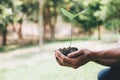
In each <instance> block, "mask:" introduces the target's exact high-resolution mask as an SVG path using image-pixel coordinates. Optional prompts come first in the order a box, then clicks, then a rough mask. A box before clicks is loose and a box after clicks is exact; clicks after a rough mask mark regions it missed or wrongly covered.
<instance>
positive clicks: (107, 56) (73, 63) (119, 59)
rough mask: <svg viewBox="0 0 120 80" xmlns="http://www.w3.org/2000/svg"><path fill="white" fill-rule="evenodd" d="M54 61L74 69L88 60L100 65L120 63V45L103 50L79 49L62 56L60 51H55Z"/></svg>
mask: <svg viewBox="0 0 120 80" xmlns="http://www.w3.org/2000/svg"><path fill="white" fill-rule="evenodd" d="M55 57H56V61H57V62H58V63H59V64H60V65H61V66H67V67H72V68H74V69H76V68H79V67H80V66H83V65H84V64H86V63H88V62H89V61H94V62H96V63H99V64H101V65H105V66H112V65H113V64H120V47H116V48H113V49H109V50H103V51H91V50H88V49H81V50H78V51H76V52H72V53H70V54H68V55H67V56H64V55H63V54H62V53H61V52H60V51H58V50H57V51H55Z"/></svg>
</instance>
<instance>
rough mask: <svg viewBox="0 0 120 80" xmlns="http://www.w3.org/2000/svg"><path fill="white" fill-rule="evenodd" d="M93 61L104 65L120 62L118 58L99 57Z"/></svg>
mask: <svg viewBox="0 0 120 80" xmlns="http://www.w3.org/2000/svg"><path fill="white" fill-rule="evenodd" d="M93 61H94V62H96V63H98V64H101V65H104V66H114V65H117V64H120V60H118V59H99V60H93Z"/></svg>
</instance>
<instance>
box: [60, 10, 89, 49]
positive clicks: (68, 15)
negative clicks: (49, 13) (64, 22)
mask: <svg viewBox="0 0 120 80" xmlns="http://www.w3.org/2000/svg"><path fill="white" fill-rule="evenodd" d="M61 11H62V13H63V15H65V16H66V17H67V18H69V20H70V22H71V38H70V47H71V44H72V21H73V19H75V18H76V17H77V16H79V15H80V14H83V13H85V12H86V11H87V9H85V10H83V11H81V12H79V13H77V14H72V13H70V12H69V11H67V10H66V9H64V8H61Z"/></svg>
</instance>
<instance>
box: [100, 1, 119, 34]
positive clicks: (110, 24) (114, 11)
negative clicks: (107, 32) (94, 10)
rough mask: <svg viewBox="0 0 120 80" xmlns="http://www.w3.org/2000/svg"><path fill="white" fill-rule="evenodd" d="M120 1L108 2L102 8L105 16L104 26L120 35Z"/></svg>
mask: <svg viewBox="0 0 120 80" xmlns="http://www.w3.org/2000/svg"><path fill="white" fill-rule="evenodd" d="M119 5H120V0H114V1H113V0H108V2H106V3H104V5H103V6H102V8H101V12H103V11H104V13H103V14H102V15H103V16H104V18H103V20H104V24H105V26H106V28H107V29H112V30H114V32H116V33H118V32H119V30H120V7H119Z"/></svg>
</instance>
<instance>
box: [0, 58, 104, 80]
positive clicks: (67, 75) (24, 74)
mask: <svg viewBox="0 0 120 80" xmlns="http://www.w3.org/2000/svg"><path fill="white" fill-rule="evenodd" d="M102 68H103V66H100V65H97V64H95V63H92V62H90V63H88V64H86V65H84V66H83V67H81V68H79V69H72V68H67V67H62V66H59V65H58V64H57V63H56V62H55V61H54V60H52V59H51V60H42V61H40V62H39V63H37V64H34V65H29V66H27V65H26V66H22V67H18V68H15V69H0V75H1V76H0V80H3V79H4V80H96V78H97V73H98V71H99V70H101V69H102Z"/></svg>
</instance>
